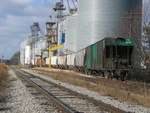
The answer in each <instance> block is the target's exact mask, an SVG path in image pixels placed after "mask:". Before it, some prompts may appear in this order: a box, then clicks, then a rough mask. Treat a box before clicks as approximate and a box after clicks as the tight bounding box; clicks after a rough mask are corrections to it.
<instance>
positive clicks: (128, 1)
mask: <svg viewBox="0 0 150 113" xmlns="http://www.w3.org/2000/svg"><path fill="white" fill-rule="evenodd" d="M141 7H142V0H78V22H77V23H78V28H77V30H78V36H77V37H76V41H75V42H76V50H80V49H83V48H85V47H87V46H89V45H91V44H93V43H95V42H97V41H99V40H101V39H103V38H105V37H117V35H116V33H115V31H116V30H119V29H120V28H119V24H120V22H121V21H122V20H123V18H122V17H124V15H125V14H127V13H133V12H134V13H141V9H140V10H136V11H135V9H138V8H141ZM128 16H129V15H128ZM126 19H127V18H126ZM139 29H141V28H140V27H139Z"/></svg>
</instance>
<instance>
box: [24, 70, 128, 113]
mask: <svg viewBox="0 0 150 113" xmlns="http://www.w3.org/2000/svg"><path fill="white" fill-rule="evenodd" d="M22 71H23V70H22ZM23 72H24V73H28V74H30V75H31V76H34V77H36V78H38V79H40V80H42V81H44V82H47V83H50V84H53V85H55V86H56V87H59V88H61V89H63V90H65V91H67V92H70V93H72V94H74V95H77V96H79V97H81V98H83V99H85V100H88V101H89V102H91V103H93V104H94V105H96V106H98V107H100V108H103V109H104V110H107V111H110V112H113V113H129V112H126V111H124V110H121V109H119V108H116V107H114V106H111V105H108V104H106V103H104V102H102V101H98V100H96V99H94V98H91V97H88V96H87V95H84V94H81V93H78V92H76V91H73V90H71V89H68V88H66V87H63V86H61V85H59V84H55V83H53V82H50V81H48V80H45V79H43V78H40V77H38V76H35V75H33V74H31V73H29V72H26V71H23Z"/></svg>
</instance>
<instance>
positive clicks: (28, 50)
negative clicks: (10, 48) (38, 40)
mask: <svg viewBox="0 0 150 113" xmlns="http://www.w3.org/2000/svg"><path fill="white" fill-rule="evenodd" d="M30 63H31V46H30V45H27V46H26V47H25V64H30Z"/></svg>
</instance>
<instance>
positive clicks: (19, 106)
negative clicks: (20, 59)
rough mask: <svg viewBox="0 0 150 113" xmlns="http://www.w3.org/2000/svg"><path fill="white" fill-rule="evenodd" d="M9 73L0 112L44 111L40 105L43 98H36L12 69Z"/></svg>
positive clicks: (42, 112) (24, 112) (37, 112)
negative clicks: (8, 81)
mask: <svg viewBox="0 0 150 113" xmlns="http://www.w3.org/2000/svg"><path fill="white" fill-rule="evenodd" d="M9 75H10V77H9V80H10V85H9V87H8V88H7V90H8V98H7V99H6V101H4V102H0V113H46V112H45V109H44V107H43V106H42V105H41V102H42V101H44V100H41V101H40V100H37V99H36V98H35V96H33V95H32V94H31V93H30V92H31V91H29V88H27V87H26V86H25V84H24V83H22V81H21V80H20V79H19V78H18V77H17V76H16V74H15V73H14V72H13V71H12V70H9ZM32 92H33V91H32ZM53 112H54V113H57V111H56V112H55V111H54V110H53ZM47 113H49V111H47Z"/></svg>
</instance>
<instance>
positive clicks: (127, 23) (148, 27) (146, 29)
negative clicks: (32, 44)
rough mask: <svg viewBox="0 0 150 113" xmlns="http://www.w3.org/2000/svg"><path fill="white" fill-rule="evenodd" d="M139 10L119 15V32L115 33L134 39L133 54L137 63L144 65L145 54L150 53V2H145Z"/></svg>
mask: <svg viewBox="0 0 150 113" xmlns="http://www.w3.org/2000/svg"><path fill="white" fill-rule="evenodd" d="M141 8H142V7H141V6H139V7H137V8H135V9H133V10H132V11H131V12H129V13H126V14H123V15H121V17H120V18H121V22H120V25H119V30H116V31H115V33H116V34H117V36H119V37H128V38H133V39H134V41H135V48H136V49H135V51H136V52H134V54H135V56H136V59H137V61H138V60H139V59H141V61H142V62H143V64H144V63H145V62H146V60H147V52H149V53H150V1H149V0H145V1H144V3H143V9H141ZM141 11H142V12H141ZM138 54H140V55H139V56H138ZM138 57H139V58H138ZM135 62H136V61H135Z"/></svg>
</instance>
